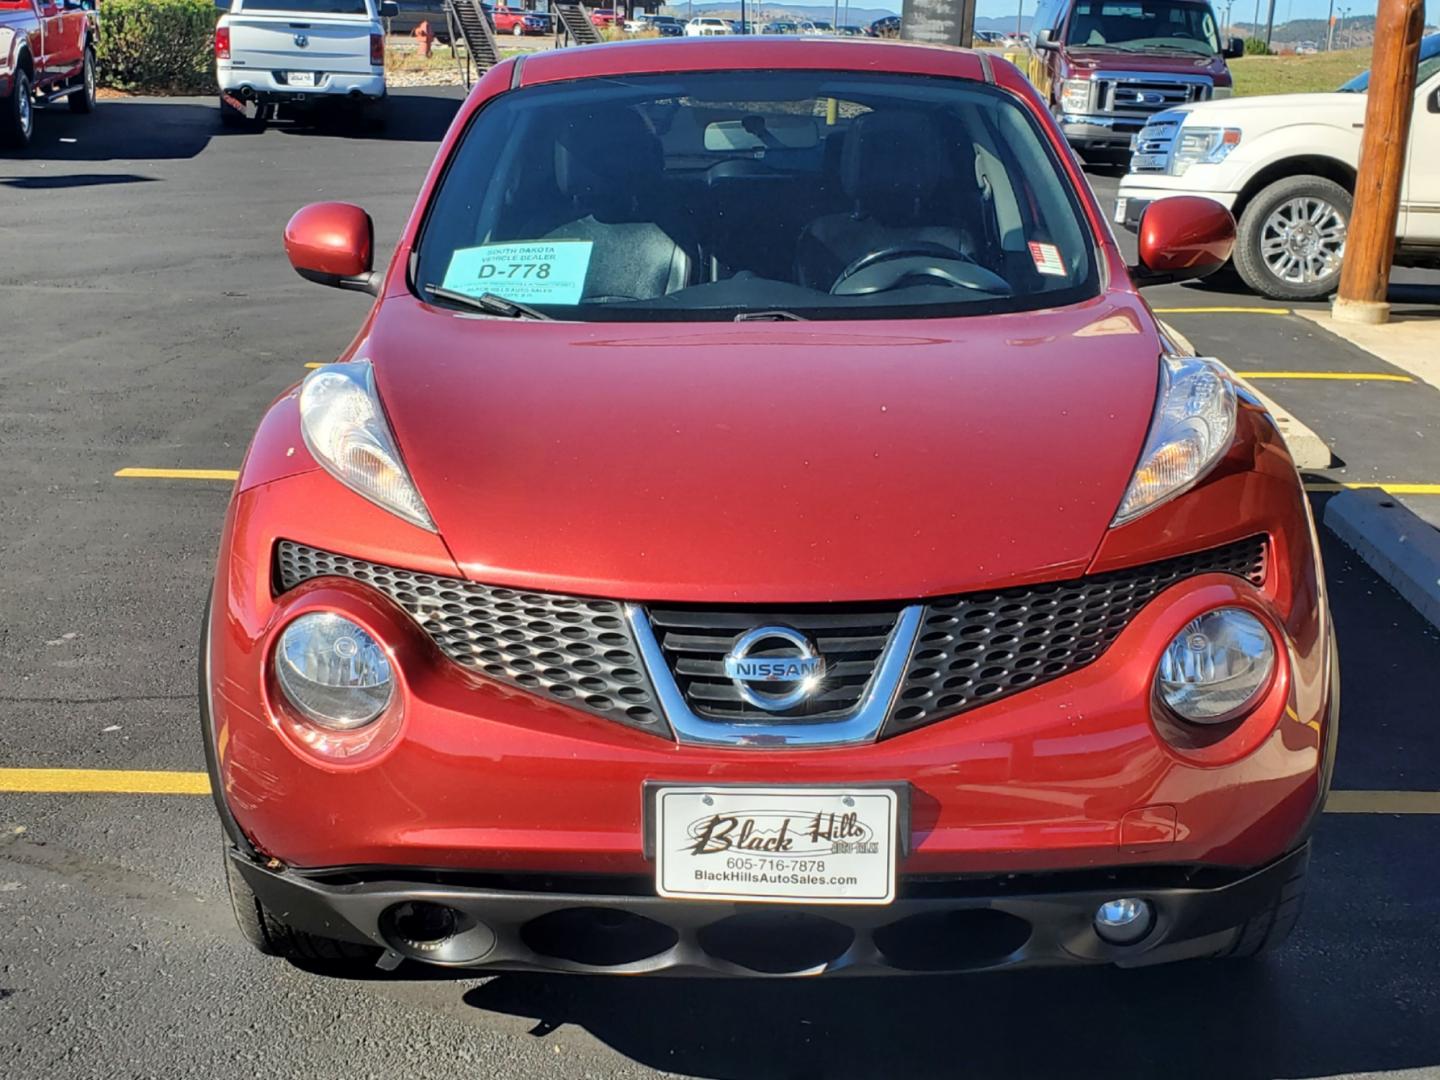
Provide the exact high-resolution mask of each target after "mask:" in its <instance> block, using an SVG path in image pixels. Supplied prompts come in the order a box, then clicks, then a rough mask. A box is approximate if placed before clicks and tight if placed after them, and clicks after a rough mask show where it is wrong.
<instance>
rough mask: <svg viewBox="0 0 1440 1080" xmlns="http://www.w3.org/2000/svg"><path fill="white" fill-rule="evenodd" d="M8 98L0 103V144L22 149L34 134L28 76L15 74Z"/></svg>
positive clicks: (23, 73) (22, 73) (33, 108)
mask: <svg viewBox="0 0 1440 1080" xmlns="http://www.w3.org/2000/svg"><path fill="white" fill-rule="evenodd" d="M10 86H11V89H10V96H9V97H8V98H7V99H5V100H4V101H3V102H0V144H3V145H5V146H10V147H14V148H16V149H23V148H24V147H26V146H29V145H30V136H31V135H33V134H34V133H35V102H34V100H33V99H32V98H31V96H30V74H29V72H27V71H26V70H25V69H24V68H21V69H20V70H19V71H17V72H15V78H14V79H13V80H12V81H11V84H10Z"/></svg>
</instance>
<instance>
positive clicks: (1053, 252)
mask: <svg viewBox="0 0 1440 1080" xmlns="http://www.w3.org/2000/svg"><path fill="white" fill-rule="evenodd" d="M1030 258H1031V259H1033V260H1034V262H1035V269H1036V270H1038V271H1040V273H1042V274H1045V275H1047V276H1048V277H1065V263H1064V262H1063V261H1061V258H1060V249H1059V248H1057V247H1056V246H1055V245H1054V244H1037V243H1036V242H1035V241H1033V240H1032V241H1030Z"/></svg>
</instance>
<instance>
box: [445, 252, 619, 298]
mask: <svg viewBox="0 0 1440 1080" xmlns="http://www.w3.org/2000/svg"><path fill="white" fill-rule="evenodd" d="M594 246H595V245H594V242H593V241H590V240H553V241H552V240H537V241H525V242H523V243H514V244H481V245H480V246H479V247H469V248H459V249H457V250H456V252H455V254H454V255H452V256H451V257H450V265H449V267H447V268H446V270H445V280H444V281H443V282H442V284H443V285H444V287H445V288H447V289H453V290H455V291H456V292H462V293H465V294H466V295H467V296H482V295H484V294H485V293H494V294H495V295H496V296H503V297H504V298H505V299H506V300H514V301H515V302H517V303H521V304H578V303H579V302H580V297H581V294H582V293H583V292H584V289H585V272H586V271H587V270H589V269H590V249H591V248H593V247H594Z"/></svg>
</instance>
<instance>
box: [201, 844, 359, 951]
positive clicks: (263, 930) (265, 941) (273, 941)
mask: <svg viewBox="0 0 1440 1080" xmlns="http://www.w3.org/2000/svg"><path fill="white" fill-rule="evenodd" d="M225 886H226V889H227V890H228V891H229V893H230V906H231V907H232V908H233V909H234V911H235V924H236V926H238V927H239V928H240V935H241V936H242V937H243V938H244V939H245V940H246V941H248V942H249V943H250V944H251V945H252V946H254V948H255V949H256V950H257V951H259V952H261V953H263V954H265V955H266V956H279V957H283V958H284V959H286V960H289V961H291V962H292V963H294V964H296V965H298V966H300V967H303V968H305V969H307V970H309V971H313V972H315V973H316V974H321V975H363V974H367V973H368V972H369V970H370V969H372V968H373V967H374V966H375V961H376V960H378V959H379V958H380V949H379V948H378V947H376V946H373V945H358V944H356V943H355V942H352V941H337V940H335V939H334V938H325V937H318V936H316V935H315V934H307V933H305V932H304V931H303V930H296V929H294V928H292V927H290V926H289V925H287V924H286V923H285V922H284V921H282V920H281V919H279V918H277V917H276V916H275V914H274V913H273V912H271V911H270V910H269V909H267V908H266V907H265V905H264V904H262V903H260V900H259V899H258V898H257V897H256V895H255V893H254V892H253V891H252V890H251V888H250V886H249V885H248V884H247V883H246V881H245V878H244V876H242V875H241V873H240V871H239V870H237V869H235V863H234V860H232V859H231V858H230V855H229V853H228V852H226V854H225Z"/></svg>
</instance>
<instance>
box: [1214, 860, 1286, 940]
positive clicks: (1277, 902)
mask: <svg viewBox="0 0 1440 1080" xmlns="http://www.w3.org/2000/svg"><path fill="white" fill-rule="evenodd" d="M1306 869H1307V867H1306V864H1305V863H1302V864H1301V866H1300V869H1298V870H1296V871H1295V873H1294V874H1293V875H1292V876H1291V877H1290V879H1289V880H1288V881H1286V882H1285V884H1284V885H1283V886H1282V887H1281V889H1280V891H1279V892H1278V893H1276V894H1275V897H1274V899H1273V900H1271V902H1270V906H1269V908H1267V909H1266V910H1265V911H1262V912H1261V913H1260V914H1259V915H1256V916H1254V917H1253V918H1250V919H1247V920H1246V921H1245V922H1244V923H1242V924H1241V926H1240V931H1239V933H1237V934H1236V935H1235V940H1234V941H1232V942H1231V943H1230V944H1229V945H1227V946H1226V947H1225V948H1224V949H1221V950H1220V951H1219V952H1218V953H1216V954H1215V959H1217V960H1255V959H1258V958H1260V957H1262V956H1267V955H1269V954H1270V953H1273V952H1274V951H1275V950H1276V949H1278V948H1280V946H1281V945H1283V944H1285V941H1286V939H1287V938H1289V937H1290V933H1291V931H1293V930H1294V929H1295V924H1296V923H1297V922H1299V921H1300V909H1301V908H1302V907H1304V904H1305V875H1306Z"/></svg>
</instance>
